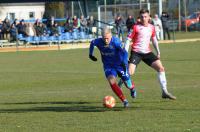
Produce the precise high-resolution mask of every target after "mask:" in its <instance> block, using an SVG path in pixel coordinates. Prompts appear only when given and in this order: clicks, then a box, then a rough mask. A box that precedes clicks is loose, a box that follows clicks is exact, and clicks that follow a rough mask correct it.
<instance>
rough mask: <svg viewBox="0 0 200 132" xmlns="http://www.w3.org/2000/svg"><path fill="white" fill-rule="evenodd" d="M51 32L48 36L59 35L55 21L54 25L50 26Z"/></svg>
mask: <svg viewBox="0 0 200 132" xmlns="http://www.w3.org/2000/svg"><path fill="white" fill-rule="evenodd" d="M50 30H51V33H50V36H59V30H58V23H57V22H55V23H54V25H53V26H52V27H51V29H50Z"/></svg>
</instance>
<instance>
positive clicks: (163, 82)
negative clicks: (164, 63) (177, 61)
mask: <svg viewBox="0 0 200 132" xmlns="http://www.w3.org/2000/svg"><path fill="white" fill-rule="evenodd" d="M158 80H159V83H160V86H161V89H162V90H163V91H164V92H166V93H168V91H167V80H166V76H165V72H158Z"/></svg>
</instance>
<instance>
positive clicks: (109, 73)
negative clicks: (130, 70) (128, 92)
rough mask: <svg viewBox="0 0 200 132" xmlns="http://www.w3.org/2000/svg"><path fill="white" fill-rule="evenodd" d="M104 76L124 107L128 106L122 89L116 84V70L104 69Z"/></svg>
mask: <svg viewBox="0 0 200 132" xmlns="http://www.w3.org/2000/svg"><path fill="white" fill-rule="evenodd" d="M105 75H106V78H107V80H108V82H109V84H110V86H111V88H112V90H113V92H114V93H115V94H116V95H117V97H118V98H119V99H120V100H121V101H122V102H123V104H124V107H128V101H127V99H126V97H125V96H124V94H123V92H122V90H121V89H120V87H119V86H118V85H117V80H116V77H117V72H116V71H115V70H114V69H105Z"/></svg>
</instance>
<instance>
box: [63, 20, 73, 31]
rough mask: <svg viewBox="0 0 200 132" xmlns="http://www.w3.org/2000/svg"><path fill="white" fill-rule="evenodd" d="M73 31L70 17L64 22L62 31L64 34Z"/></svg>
mask: <svg viewBox="0 0 200 132" xmlns="http://www.w3.org/2000/svg"><path fill="white" fill-rule="evenodd" d="M72 30H73V23H72V20H71V18H70V17H67V19H66V22H65V24H64V31H65V32H72Z"/></svg>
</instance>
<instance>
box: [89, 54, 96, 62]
mask: <svg viewBox="0 0 200 132" xmlns="http://www.w3.org/2000/svg"><path fill="white" fill-rule="evenodd" d="M89 58H90V59H91V60H92V61H97V58H96V57H95V56H93V55H89Z"/></svg>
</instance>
